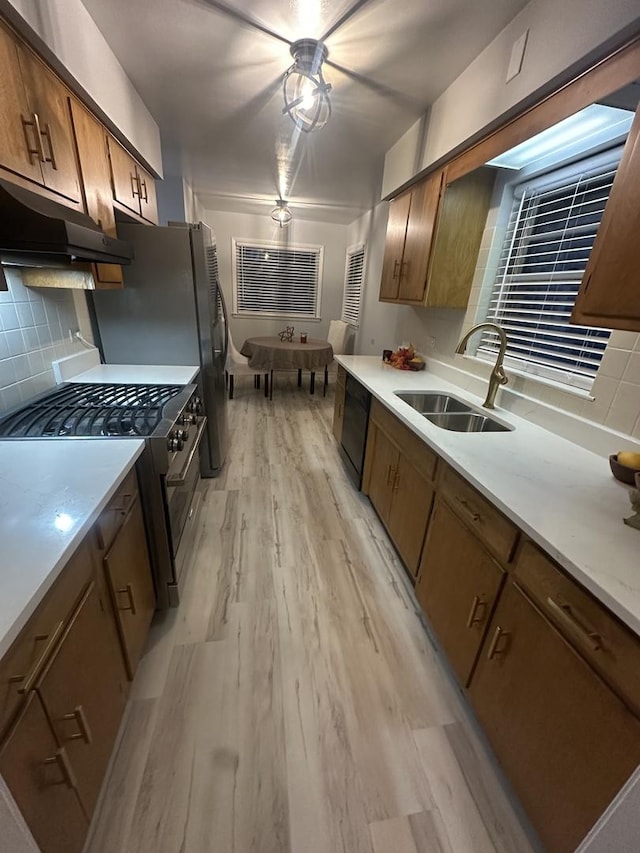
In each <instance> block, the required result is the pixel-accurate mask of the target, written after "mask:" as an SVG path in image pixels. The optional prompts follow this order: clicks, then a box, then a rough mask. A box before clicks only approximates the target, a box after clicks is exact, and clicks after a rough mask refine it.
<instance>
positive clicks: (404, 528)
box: [362, 401, 436, 577]
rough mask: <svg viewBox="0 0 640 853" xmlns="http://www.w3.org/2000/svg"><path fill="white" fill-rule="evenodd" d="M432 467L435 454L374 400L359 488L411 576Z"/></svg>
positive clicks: (426, 515) (422, 529) (423, 527)
mask: <svg viewBox="0 0 640 853" xmlns="http://www.w3.org/2000/svg"><path fill="white" fill-rule="evenodd" d="M435 468H436V456H435V454H434V453H432V451H430V450H429V448H428V447H426V445H425V444H424V442H422V441H421V440H420V439H419V438H418V437H417V436H415V435H414V434H413V433H412V432H411V430H409V429H408V428H407V427H406V426H404V424H402V423H401V422H400V421H399V420H398V419H397V418H395V417H394V416H393V415H391V413H390V412H388V411H387V410H386V409H385V408H384V407H383V406H382V405H380V404H379V403H378V402H377V401H374V402H373V403H372V405H371V415H370V419H369V432H368V436H367V448H366V453H365V467H364V475H363V482H362V491H363V492H364V493H365V494H366V495H368V496H369V499H370V501H371V503H372V504H373V506H374V507H375V509H376V511H377V513H378V515H379V516H380V519H381V520H382V522H383V524H384V525H385V527H386V528H387V531H388V533H389V536H390V537H391V539H392V540H393V543H394V544H395V546H396V548H397V550H398V553H399V554H400V556H401V558H402V560H403V561H404V563H405V565H406V567H407V569H408V570H409V572H410V574H411V575H412V576H413V577H415V575H416V573H417V570H418V564H419V561H420V554H421V552H422V545H423V543H424V536H425V532H426V529H427V523H428V521H429V516H430V514H431V505H432V503H433V495H434V488H433V479H434V476H435Z"/></svg>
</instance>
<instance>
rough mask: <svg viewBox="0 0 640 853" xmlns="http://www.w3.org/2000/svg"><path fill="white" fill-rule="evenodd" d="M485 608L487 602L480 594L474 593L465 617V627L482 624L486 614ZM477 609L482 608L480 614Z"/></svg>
mask: <svg viewBox="0 0 640 853" xmlns="http://www.w3.org/2000/svg"><path fill="white" fill-rule="evenodd" d="M486 608H487V602H486V601H483V600H482V599H481V598H480V596H478V595H474V596H473V601H472V602H471V610H470V611H469V617H468V618H467V628H472V627H473V626H474V625H482V623H483V622H484V620H485V616H486V615H487V612H486ZM478 610H482V612H481V613H480V615H478Z"/></svg>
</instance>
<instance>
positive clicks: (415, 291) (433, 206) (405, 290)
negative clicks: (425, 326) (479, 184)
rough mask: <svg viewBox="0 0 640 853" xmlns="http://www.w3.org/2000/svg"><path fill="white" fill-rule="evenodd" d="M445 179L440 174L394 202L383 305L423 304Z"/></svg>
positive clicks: (385, 269)
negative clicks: (388, 302) (384, 303)
mask: <svg viewBox="0 0 640 853" xmlns="http://www.w3.org/2000/svg"><path fill="white" fill-rule="evenodd" d="M443 177H444V173H443V172H437V173H435V174H434V175H431V176H430V177H429V178H426V179H425V180H424V181H421V182H420V183H419V184H417V185H416V186H415V187H414V188H413V189H411V190H410V191H408V192H406V193H404V194H403V195H401V196H400V197H399V198H398V199H394V200H393V201H392V202H391V204H390V208H389V220H388V224H387V239H386V243H385V253H384V261H383V265H382V282H381V285H380V300H381V301H391V302H408V303H411V304H415V303H422V302H423V300H424V294H425V289H426V283H427V269H428V264H429V252H430V246H431V240H432V237H433V231H434V228H435V222H436V216H437V213H438V202H439V199H440V191H441V186H442V181H443Z"/></svg>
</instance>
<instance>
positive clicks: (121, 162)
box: [107, 136, 158, 224]
mask: <svg viewBox="0 0 640 853" xmlns="http://www.w3.org/2000/svg"><path fill="white" fill-rule="evenodd" d="M107 142H108V150H109V159H110V164H111V183H112V189H113V198H114V200H115V201H116V202H117V203H118V204H120V205H123V206H124V207H125V208H126V209H127V210H129V211H131V212H132V213H135V214H137V215H138V216H141V217H143V218H144V219H146V220H148V221H149V222H154V223H156V224H157V222H158V205H157V201H156V189H155V182H154V179H153V177H152V176H151V175H150V174H149V173H148V172H147V171H146V169H143V168H142V166H140V164H139V163H136V161H135V160H134V159H133V157H132V156H131V155H130V154H129V152H128V151H125V149H124V148H123V147H122V145H120V144H119V143H118V142H116V140H115V139H114V138H113V137H112V136H108V138H107Z"/></svg>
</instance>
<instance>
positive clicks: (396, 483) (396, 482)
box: [391, 468, 400, 495]
mask: <svg viewBox="0 0 640 853" xmlns="http://www.w3.org/2000/svg"><path fill="white" fill-rule="evenodd" d="M399 486H400V471H399V470H398V469H397V468H394V471H393V486H392V487H391V488H392V491H393V494H394V495H396V494H398V487H399Z"/></svg>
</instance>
